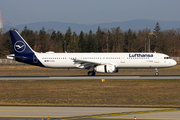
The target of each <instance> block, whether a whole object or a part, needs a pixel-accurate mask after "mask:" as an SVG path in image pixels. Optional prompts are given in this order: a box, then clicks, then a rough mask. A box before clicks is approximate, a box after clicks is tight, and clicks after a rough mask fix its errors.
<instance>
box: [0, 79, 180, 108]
mask: <svg viewBox="0 0 180 120" xmlns="http://www.w3.org/2000/svg"><path fill="white" fill-rule="evenodd" d="M0 92H1V94H0V105H42V106H134V107H138V106H139V107H143V106H144V107H180V80H106V81H105V82H103V83H102V82H101V81H100V80H68V81H65V80H59V81H56V80H52V81H34V80H32V81H31V80H27V81H23V80H22V81H0Z"/></svg>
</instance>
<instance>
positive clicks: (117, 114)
mask: <svg viewBox="0 0 180 120" xmlns="http://www.w3.org/2000/svg"><path fill="white" fill-rule="evenodd" d="M169 111H180V109H165V110H148V111H137V112H121V113H109V114H99V115H87V116H77V117H65V118H58V119H63V120H67V119H85V118H98V117H107V116H108V117H109V116H120V115H131V114H142V113H156V112H169Z"/></svg>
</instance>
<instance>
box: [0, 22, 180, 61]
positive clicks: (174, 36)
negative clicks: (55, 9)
mask: <svg viewBox="0 0 180 120" xmlns="http://www.w3.org/2000/svg"><path fill="white" fill-rule="evenodd" d="M20 34H21V35H22V37H23V38H24V39H25V40H26V42H27V43H28V44H29V45H30V46H31V47H32V48H33V49H34V50H35V51H36V52H48V51H54V52H64V51H66V52H149V40H150V51H151V52H155V51H156V52H158V53H165V54H167V55H169V56H173V57H176V56H180V47H179V46H180V29H179V28H178V29H170V30H161V27H160V25H159V23H157V24H156V25H155V28H154V29H153V31H151V29H148V28H146V29H143V30H138V31H133V30H131V29H129V30H127V31H122V30H121V29H120V26H119V27H116V28H111V29H101V28H100V27H98V28H97V31H96V33H93V32H92V30H90V31H89V33H84V32H83V31H81V32H80V33H79V35H78V34H77V33H76V32H72V31H71V28H70V27H69V28H68V29H67V31H66V33H65V34H63V33H61V32H60V31H54V30H53V29H51V30H48V31H45V28H44V27H43V28H42V29H41V30H40V31H33V30H30V29H28V28H27V26H25V27H24V30H23V31H22V32H21V33H20ZM64 46H66V47H64ZM8 54H13V47H12V43H11V39H10V35H9V32H6V33H3V34H0V57H1V58H5V57H6V55H8Z"/></svg>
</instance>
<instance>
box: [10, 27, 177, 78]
mask: <svg viewBox="0 0 180 120" xmlns="http://www.w3.org/2000/svg"><path fill="white" fill-rule="evenodd" d="M9 33H10V36H11V41H12V45H13V48H14V53H15V54H11V55H8V56H7V58H8V59H13V60H16V61H19V62H23V63H27V64H31V65H36V66H42V67H49V68H81V69H89V72H88V75H89V76H94V75H95V73H96V72H101V73H116V72H118V71H119V69H120V68H155V75H159V73H158V70H157V68H167V67H172V66H175V65H176V64H177V63H176V61H175V60H173V59H171V58H170V57H169V56H168V55H165V54H162V53H54V52H46V53H38V52H35V51H34V50H33V49H32V48H31V47H30V46H29V45H28V44H27V43H26V41H25V40H24V39H23V38H22V37H21V35H20V34H19V33H18V32H17V31H13V30H10V31H9Z"/></svg>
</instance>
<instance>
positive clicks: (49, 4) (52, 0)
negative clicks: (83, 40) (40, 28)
mask: <svg viewBox="0 0 180 120" xmlns="http://www.w3.org/2000/svg"><path fill="white" fill-rule="evenodd" d="M0 9H1V13H2V17H3V19H5V20H7V21H9V22H11V23H12V24H13V25H19V24H28V23H33V22H43V21H58V22H69V23H79V24H93V23H106V22H121V21H127V20H134V19H150V20H162V21H180V0H0Z"/></svg>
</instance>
